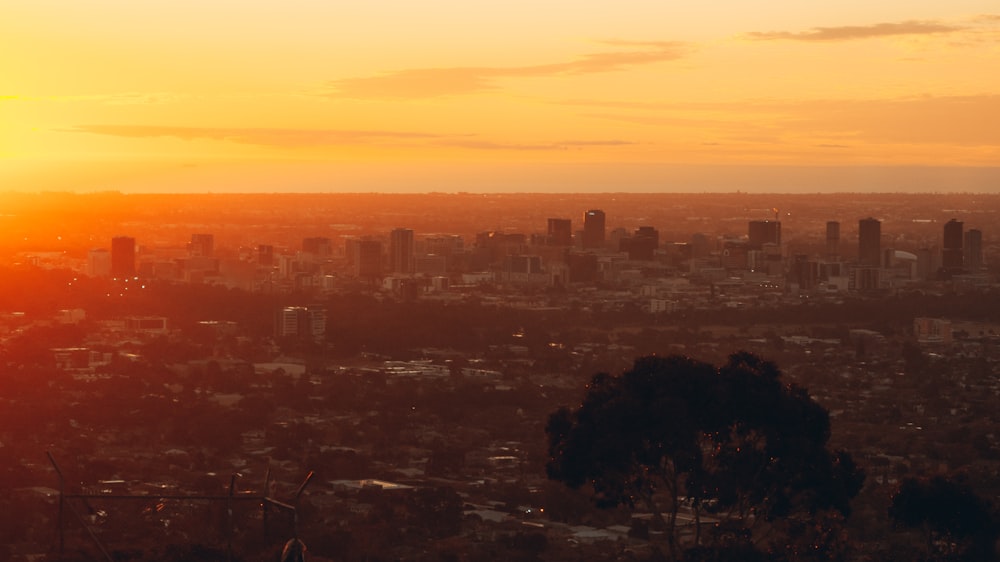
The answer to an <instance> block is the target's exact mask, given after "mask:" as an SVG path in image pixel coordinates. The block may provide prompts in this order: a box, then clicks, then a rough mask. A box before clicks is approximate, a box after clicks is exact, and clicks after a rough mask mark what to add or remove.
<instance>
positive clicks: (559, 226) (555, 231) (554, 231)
mask: <svg viewBox="0 0 1000 562" xmlns="http://www.w3.org/2000/svg"><path fill="white" fill-rule="evenodd" d="M548 243H549V245H550V246H571V245H572V244H573V222H572V221H571V220H570V219H549V232H548Z"/></svg>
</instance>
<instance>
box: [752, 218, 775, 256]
mask: <svg viewBox="0 0 1000 562" xmlns="http://www.w3.org/2000/svg"><path fill="white" fill-rule="evenodd" d="M749 238H750V249H752V250H760V249H761V248H763V247H764V244H774V245H775V246H781V222H780V221H750V225H749Z"/></svg>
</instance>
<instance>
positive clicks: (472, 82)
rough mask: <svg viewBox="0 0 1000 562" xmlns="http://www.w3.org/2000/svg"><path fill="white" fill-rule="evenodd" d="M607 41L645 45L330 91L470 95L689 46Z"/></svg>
mask: <svg viewBox="0 0 1000 562" xmlns="http://www.w3.org/2000/svg"><path fill="white" fill-rule="evenodd" d="M602 43H604V44H608V45H617V46H627V47H643V49H642V50H632V51H615V52H601V53H591V54H588V55H584V56H583V57H580V58H578V59H576V60H572V61H567V62H558V63H549V64H537V65H526V66H508V67H490V66H467V67H445V68H415V69H409V70H399V71H395V72H389V73H385V74H381V75H378V76H367V77H361V78H345V79H341V80H335V81H333V82H331V83H330V86H331V87H332V90H330V91H327V92H326V93H325V95H327V96H329V97H345V98H377V99H393V98H428V97H436V96H446V95H460V94H470V93H475V92H483V91H489V90H493V89H496V88H497V86H496V83H495V80H496V79H498V78H518V77H521V78H532V77H553V76H572V75H582V74H595V73H601V72H614V71H617V70H623V69H625V68H630V67H634V66H639V65H645V64H653V63H657V62H664V61H671V60H676V59H679V58H681V57H683V56H684V54H685V53H686V47H685V46H684V44H682V43H674V42H655V41H654V42H631V41H617V40H610V41H604V42H602Z"/></svg>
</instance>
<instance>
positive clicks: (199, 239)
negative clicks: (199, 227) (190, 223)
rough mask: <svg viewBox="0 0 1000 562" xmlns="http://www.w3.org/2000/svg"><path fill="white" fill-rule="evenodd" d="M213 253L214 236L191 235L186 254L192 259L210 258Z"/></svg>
mask: <svg viewBox="0 0 1000 562" xmlns="http://www.w3.org/2000/svg"><path fill="white" fill-rule="evenodd" d="M214 252H215V236H213V235H211V234H192V235H191V243H190V244H188V254H189V255H190V256H191V257H194V258H210V257H212V254H213V253H214Z"/></svg>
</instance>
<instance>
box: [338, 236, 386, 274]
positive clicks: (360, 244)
mask: <svg viewBox="0 0 1000 562" xmlns="http://www.w3.org/2000/svg"><path fill="white" fill-rule="evenodd" d="M346 253H347V260H348V262H349V263H350V264H351V266H352V267H353V269H354V275H356V276H358V277H361V278H364V279H369V280H374V279H375V278H377V277H381V276H382V242H380V241H378V240H373V239H371V238H362V239H360V240H357V239H351V240H348V241H347V247H346Z"/></svg>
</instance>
